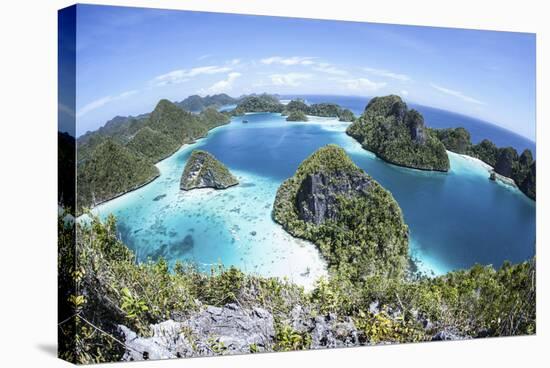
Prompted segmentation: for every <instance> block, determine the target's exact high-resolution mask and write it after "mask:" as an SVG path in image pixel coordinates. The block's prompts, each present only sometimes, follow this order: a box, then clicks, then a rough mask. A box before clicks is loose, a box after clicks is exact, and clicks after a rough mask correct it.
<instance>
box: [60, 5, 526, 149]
mask: <svg viewBox="0 0 550 368" xmlns="http://www.w3.org/2000/svg"><path fill="white" fill-rule="evenodd" d="M76 49H77V60H76V69H77V95H76V117H77V126H78V127H77V134H78V135H80V134H82V133H84V132H86V131H87V130H94V129H96V128H98V127H99V126H101V125H103V124H104V123H105V122H106V121H107V120H109V119H110V118H112V117H114V116H116V115H137V114H140V113H144V112H149V111H151V110H152V109H153V108H154V106H155V104H156V103H157V102H158V100H159V99H161V98H167V99H170V100H177V101H180V100H182V99H184V98H185V97H187V96H188V95H191V94H200V95H207V94H214V93H220V92H225V93H228V94H229V95H232V96H239V95H241V94H246V93H252V92H256V93H260V92H268V93H280V94H340V95H357V96H379V95H386V94H390V93H395V94H399V95H401V97H403V98H404V99H405V100H406V101H409V102H414V103H418V104H423V105H428V106H433V107H438V108H442V109H447V110H451V111H455V112H459V113H463V114H466V115H470V116H474V117H477V118H481V119H483V120H486V121H489V122H491V123H493V124H497V125H500V126H502V127H504V128H507V129H509V130H512V131H515V132H516V133H519V134H521V135H523V136H525V137H527V138H530V139H532V140H534V138H535V35H534V34H527V33H511V32H493V31H475V30H461V29H449V28H432V27H415V26H397V25H386V24H373V23H357V22H342V21H321V20H311V19H295V18H279V17H260V16H249V15H230V14H218V13H201V12H184V11H169V10H155V9H139V8H123V7H106V6H92V5H79V6H78V10H77V40H76ZM60 110H62V109H60Z"/></svg>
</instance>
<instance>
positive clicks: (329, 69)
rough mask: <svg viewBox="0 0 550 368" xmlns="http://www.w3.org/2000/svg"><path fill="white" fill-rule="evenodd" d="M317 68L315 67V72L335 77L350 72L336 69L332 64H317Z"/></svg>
mask: <svg viewBox="0 0 550 368" xmlns="http://www.w3.org/2000/svg"><path fill="white" fill-rule="evenodd" d="M314 65H315V66H314V67H313V69H314V70H317V71H319V72H323V73H327V74H333V75H346V74H348V72H347V71H346V70H343V69H339V68H337V67H335V66H334V65H332V64H329V63H315V64H314Z"/></svg>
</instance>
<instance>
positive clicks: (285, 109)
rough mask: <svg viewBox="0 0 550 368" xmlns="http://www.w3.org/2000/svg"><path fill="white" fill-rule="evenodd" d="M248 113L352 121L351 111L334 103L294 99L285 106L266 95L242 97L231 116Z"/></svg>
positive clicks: (277, 99)
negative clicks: (306, 101)
mask: <svg viewBox="0 0 550 368" xmlns="http://www.w3.org/2000/svg"><path fill="white" fill-rule="evenodd" d="M249 112H270V113H281V114H282V115H288V116H290V115H292V116H293V117H297V116H300V117H303V116H305V115H311V116H319V117H331V118H338V119H339V120H340V121H352V120H353V119H354V115H353V112H351V110H349V109H345V108H342V107H340V106H339V105H337V104H334V103H328V102H325V103H318V104H311V105H308V104H306V103H305V101H304V100H302V99H294V100H292V101H290V102H289V103H288V104H286V105H285V104H282V103H281V102H280V101H279V98H278V97H277V96H274V95H268V94H262V95H251V96H246V97H243V98H242V99H241V100H240V101H239V103H238V105H237V107H236V108H235V109H234V110H233V111H232V114H233V115H243V114H245V113H249ZM289 121H296V120H289ZM304 121H306V120H304Z"/></svg>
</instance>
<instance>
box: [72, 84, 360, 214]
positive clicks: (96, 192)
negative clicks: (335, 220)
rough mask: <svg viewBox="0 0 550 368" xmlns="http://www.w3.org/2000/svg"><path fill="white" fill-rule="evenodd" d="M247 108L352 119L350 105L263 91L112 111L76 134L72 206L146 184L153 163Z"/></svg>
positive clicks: (92, 202)
mask: <svg viewBox="0 0 550 368" xmlns="http://www.w3.org/2000/svg"><path fill="white" fill-rule="evenodd" d="M234 103H237V106H236V108H235V109H233V110H232V111H230V112H227V113H225V112H219V111H218V110H217V109H218V108H219V107H220V106H222V105H224V104H234ZM187 109H189V110H190V111H191V110H192V111H195V112H190V111H188V110H187ZM250 112H275V113H283V114H285V115H289V119H288V120H289V121H291V120H293V119H295V121H307V116H305V114H306V113H307V114H309V115H316V116H324V117H338V118H339V119H340V120H345V121H348V120H347V119H353V113H351V111H350V110H348V109H342V108H341V107H340V106H338V105H336V104H330V103H322V104H313V105H307V104H305V103H304V102H303V101H302V100H294V101H291V102H290V103H289V104H288V105H284V104H281V103H280V101H279V98H278V96H276V95H268V94H261V95H249V96H243V97H240V98H238V99H236V98H232V97H230V96H228V95H225V94H220V95H212V96H206V97H200V96H197V95H194V96H190V97H188V98H187V99H185V100H183V101H181V102H176V103H174V102H170V101H168V100H161V101H159V102H158V104H157V106H156V107H155V109H154V110H153V111H152V112H151V113H147V114H142V115H138V116H136V117H133V116H128V117H123V116H117V117H115V118H113V119H112V120H110V121H108V122H107V123H106V124H105V125H104V126H102V127H101V128H99V129H98V130H96V131H94V132H87V133H86V134H84V135H82V136H81V137H79V138H78V139H77V151H78V153H77V182H78V196H77V206H78V211H79V212H80V211H81V210H82V209H83V208H91V207H94V206H96V205H98V204H100V203H102V202H105V201H107V200H110V199H113V198H115V197H117V196H120V195H122V194H124V193H127V192H129V191H131V190H134V189H137V188H139V187H141V186H143V185H145V184H147V183H149V182H150V181H152V180H154V179H155V178H156V177H158V175H159V172H158V169H157V168H156V167H155V166H154V164H155V163H156V162H158V161H161V160H162V159H164V158H166V157H168V156H170V155H172V154H173V153H174V152H176V151H177V150H178V149H179V148H180V147H181V146H182V145H184V144H187V143H193V142H194V141H195V140H197V139H199V138H202V137H204V136H206V134H207V133H208V131H209V130H210V129H212V128H215V127H217V126H220V125H223V124H227V123H229V120H230V116H231V115H240V114H244V113H250Z"/></svg>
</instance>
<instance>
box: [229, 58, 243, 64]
mask: <svg viewBox="0 0 550 368" xmlns="http://www.w3.org/2000/svg"><path fill="white" fill-rule="evenodd" d="M240 63H241V59H233V60H231V61H230V62H229V64H231V65H237V64H240Z"/></svg>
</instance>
